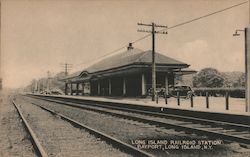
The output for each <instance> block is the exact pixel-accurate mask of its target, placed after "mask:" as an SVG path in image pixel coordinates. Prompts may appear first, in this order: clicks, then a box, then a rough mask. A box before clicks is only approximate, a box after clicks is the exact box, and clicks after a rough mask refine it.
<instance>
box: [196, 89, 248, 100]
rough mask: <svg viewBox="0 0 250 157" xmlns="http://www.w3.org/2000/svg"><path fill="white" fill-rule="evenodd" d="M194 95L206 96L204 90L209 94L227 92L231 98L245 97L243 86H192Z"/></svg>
mask: <svg viewBox="0 0 250 157" xmlns="http://www.w3.org/2000/svg"><path fill="white" fill-rule="evenodd" d="M193 91H194V93H195V95H198V96H206V92H208V93H209V95H210V96H215V97H219V96H222V97H223V96H225V95H226V93H227V92H228V93H229V95H230V97H233V98H245V89H244V88H193Z"/></svg>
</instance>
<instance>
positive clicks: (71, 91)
mask: <svg viewBox="0 0 250 157" xmlns="http://www.w3.org/2000/svg"><path fill="white" fill-rule="evenodd" d="M70 95H73V85H72V83H70Z"/></svg>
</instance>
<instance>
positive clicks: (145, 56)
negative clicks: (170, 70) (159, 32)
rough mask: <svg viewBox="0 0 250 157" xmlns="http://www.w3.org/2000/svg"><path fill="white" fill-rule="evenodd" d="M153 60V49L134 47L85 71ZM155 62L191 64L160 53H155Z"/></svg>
mask: <svg viewBox="0 0 250 157" xmlns="http://www.w3.org/2000/svg"><path fill="white" fill-rule="evenodd" d="M151 62H152V51H151V50H149V51H142V50H140V49H136V48H134V49H132V50H128V51H126V52H123V53H121V54H117V55H114V56H111V57H109V58H106V59H104V60H102V61H100V62H98V63H96V64H94V65H92V66H90V67H88V68H87V69H85V70H84V71H86V72H88V73H94V72H98V71H103V70H108V69H113V68H117V67H122V66H127V65H131V64H151ZM155 62H156V64H164V65H181V66H189V65H187V64H186V63H183V62H180V61H178V60H175V59H173V58H170V57H167V56H164V55H162V54H159V53H155Z"/></svg>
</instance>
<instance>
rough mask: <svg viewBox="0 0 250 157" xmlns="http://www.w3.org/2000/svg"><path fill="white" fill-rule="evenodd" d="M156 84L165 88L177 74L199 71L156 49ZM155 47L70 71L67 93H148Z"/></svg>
mask: <svg viewBox="0 0 250 157" xmlns="http://www.w3.org/2000/svg"><path fill="white" fill-rule="evenodd" d="M155 62H156V86H157V88H165V90H166V92H168V89H169V86H170V85H172V86H173V85H174V84H175V77H176V76H178V75H186V74H192V73H195V71H194V70H191V69H189V68H188V67H189V66H190V65H188V64H186V63H183V62H181V61H178V60H175V59H173V58H169V57H167V56H164V55H162V54H160V53H155ZM151 71H152V51H151V50H149V51H143V50H140V49H137V48H133V47H132V44H130V46H129V47H128V48H127V51H126V52H123V53H120V54H117V55H114V56H111V57H108V58H106V59H104V60H101V61H100V62H98V63H96V64H94V65H92V66H90V67H88V68H86V69H84V70H82V71H79V72H76V73H74V74H72V75H69V76H67V77H65V78H64V79H63V81H65V88H66V90H65V92H66V93H65V94H67V95H91V96H128V97H137V96H146V95H148V91H149V90H150V88H151V87H152V80H151V78H152V77H151V76H152V74H151Z"/></svg>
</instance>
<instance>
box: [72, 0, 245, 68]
mask: <svg viewBox="0 0 250 157" xmlns="http://www.w3.org/2000/svg"><path fill="white" fill-rule="evenodd" d="M245 3H248V1H245V2H242V3H239V4H235V5H232V6H229V7H227V8H224V9H221V10H218V11H215V12H212V13H209V14H206V15H203V16H200V17H197V18H194V19H191V20H188V21H185V22H182V23H179V24H176V25H173V26H170V27H168V28H164V29H162V30H160V31H164V30H169V29H173V28H176V27H179V26H183V25H185V24H189V23H192V22H194V21H197V20H200V19H203V18H206V17H209V16H212V15H215V14H218V13H221V12H224V11H226V10H229V9H232V8H235V7H238V6H241V5H243V4H245ZM149 36H151V34H148V35H145V36H143V37H141V38H139V39H137V40H135V41H133V42H131V43H133V44H134V43H137V42H139V41H141V40H144V39H146V38H148V37H149ZM126 47H127V45H125V46H122V47H120V48H118V49H116V50H113V51H111V52H109V53H107V54H105V55H103V56H101V57H98V58H96V59H94V61H96V60H99V59H101V58H103V57H106V56H109V55H111V54H113V53H116V52H117V51H120V50H122V49H123V48H126ZM90 62H93V61H89V62H85V63H80V64H76V65H75V66H79V65H83V64H88V63H90Z"/></svg>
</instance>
